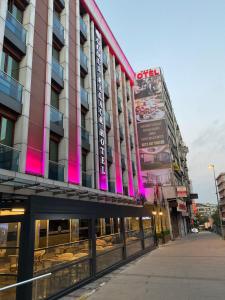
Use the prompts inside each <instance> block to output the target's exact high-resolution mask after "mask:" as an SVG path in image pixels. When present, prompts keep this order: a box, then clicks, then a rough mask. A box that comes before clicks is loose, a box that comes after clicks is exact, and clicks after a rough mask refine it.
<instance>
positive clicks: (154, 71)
mask: <svg viewBox="0 0 225 300" xmlns="http://www.w3.org/2000/svg"><path fill="white" fill-rule="evenodd" d="M158 75H160V69H159V68H157V69H148V70H144V71H140V72H138V73H137V74H136V78H137V79H144V78H148V77H153V76H158Z"/></svg>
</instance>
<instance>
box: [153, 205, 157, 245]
mask: <svg viewBox="0 0 225 300" xmlns="http://www.w3.org/2000/svg"><path fill="white" fill-rule="evenodd" d="M156 215H157V212H156V211H155V210H153V211H152V216H153V230H154V236H155V244H156V246H158V239H157V233H156V221H155V218H156Z"/></svg>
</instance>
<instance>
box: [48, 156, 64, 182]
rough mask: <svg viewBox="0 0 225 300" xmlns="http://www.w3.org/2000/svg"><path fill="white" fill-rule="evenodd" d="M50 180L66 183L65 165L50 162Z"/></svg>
mask: <svg viewBox="0 0 225 300" xmlns="http://www.w3.org/2000/svg"><path fill="white" fill-rule="evenodd" d="M48 178H49V179H52V180H58V181H64V165H63V164H60V163H58V162H55V161H49V165H48Z"/></svg>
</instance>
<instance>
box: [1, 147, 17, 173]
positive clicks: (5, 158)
mask: <svg viewBox="0 0 225 300" xmlns="http://www.w3.org/2000/svg"><path fill="white" fill-rule="evenodd" d="M19 156H20V151H19V150H16V149H14V148H12V147H9V146H6V145H3V144H0V168H1V169H5V170H11V171H16V172H17V171H18V169H19Z"/></svg>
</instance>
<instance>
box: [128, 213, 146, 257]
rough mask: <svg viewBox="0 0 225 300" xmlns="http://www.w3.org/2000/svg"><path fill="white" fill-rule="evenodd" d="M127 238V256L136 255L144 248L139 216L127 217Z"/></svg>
mask: <svg viewBox="0 0 225 300" xmlns="http://www.w3.org/2000/svg"><path fill="white" fill-rule="evenodd" d="M124 223H125V238H126V251H127V256H128V257H129V256H131V255H134V254H136V253H138V252H139V251H141V250H142V244H141V231H140V220H139V218H125V219H124Z"/></svg>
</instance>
